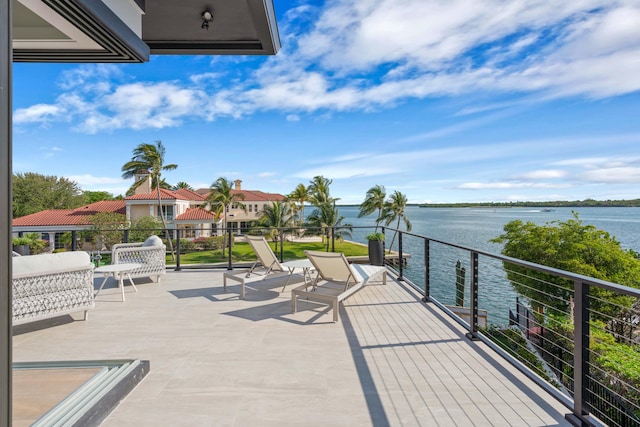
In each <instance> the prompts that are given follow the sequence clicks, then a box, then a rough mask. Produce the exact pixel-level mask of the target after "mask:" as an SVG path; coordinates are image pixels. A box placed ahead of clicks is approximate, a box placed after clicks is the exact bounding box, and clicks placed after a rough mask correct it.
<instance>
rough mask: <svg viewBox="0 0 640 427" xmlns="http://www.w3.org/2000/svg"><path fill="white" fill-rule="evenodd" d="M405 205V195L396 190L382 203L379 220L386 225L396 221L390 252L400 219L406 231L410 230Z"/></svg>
mask: <svg viewBox="0 0 640 427" xmlns="http://www.w3.org/2000/svg"><path fill="white" fill-rule="evenodd" d="M406 207H407V196H405V195H404V194H402V193H401V192H399V191H398V190H396V191H394V192H393V194H392V195H391V196H389V199H388V200H387V201H386V202H385V203H384V207H383V209H382V217H381V221H384V222H385V225H387V226H388V225H389V224H391V223H392V222H393V221H397V223H396V231H395V232H394V233H393V239H391V245H389V252H391V248H392V247H393V242H394V241H395V239H396V235H397V234H398V229H399V228H400V221H404V225H405V227H406V229H407V231H411V221H409V218H408V217H407V216H406V215H405V213H404V210H405V208H406Z"/></svg>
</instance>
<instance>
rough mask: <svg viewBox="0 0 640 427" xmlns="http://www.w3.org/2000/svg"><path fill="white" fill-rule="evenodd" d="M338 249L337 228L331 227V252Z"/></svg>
mask: <svg viewBox="0 0 640 427" xmlns="http://www.w3.org/2000/svg"><path fill="white" fill-rule="evenodd" d="M335 251H336V228H335V227H331V252H335Z"/></svg>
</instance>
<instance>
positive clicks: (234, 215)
mask: <svg viewBox="0 0 640 427" xmlns="http://www.w3.org/2000/svg"><path fill="white" fill-rule="evenodd" d="M233 183H234V189H233V190H231V191H232V193H233V194H241V195H242V196H243V197H244V198H241V201H240V203H242V204H243V205H244V206H245V207H246V211H245V210H244V209H241V208H240V206H239V205H238V204H234V205H232V206H231V209H229V211H228V212H227V216H228V218H227V225H228V227H229V228H231V229H232V230H234V231H235V232H238V231H239V232H241V233H244V232H246V231H247V230H248V229H249V228H251V226H252V225H253V224H254V223H255V222H256V221H257V220H258V219H260V216H261V215H262V212H263V211H264V207H265V205H269V204H271V202H281V201H283V200H285V196H283V195H282V194H278V193H265V192H263V191H258V190H244V189H242V180H240V179H236V180H235V181H234V182H233ZM196 193H198V194H200V195H202V196H204V197H205V198H206V197H208V196H209V194H210V193H211V190H210V189H208V188H200V189H198V190H196Z"/></svg>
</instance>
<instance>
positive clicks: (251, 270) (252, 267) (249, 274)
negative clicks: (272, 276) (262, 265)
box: [247, 261, 260, 277]
mask: <svg viewBox="0 0 640 427" xmlns="http://www.w3.org/2000/svg"><path fill="white" fill-rule="evenodd" d="M258 262H260V261H256V262H254V263H253V265H252V266H251V268H250V269H249V271H248V272H247V277H251V273H253V269H254V268H256V266H257V265H258Z"/></svg>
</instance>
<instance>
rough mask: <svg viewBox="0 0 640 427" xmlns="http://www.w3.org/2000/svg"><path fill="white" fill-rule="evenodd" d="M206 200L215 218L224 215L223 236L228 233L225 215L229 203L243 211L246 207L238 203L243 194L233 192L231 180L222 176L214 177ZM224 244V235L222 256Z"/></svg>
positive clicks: (242, 198) (225, 244)
mask: <svg viewBox="0 0 640 427" xmlns="http://www.w3.org/2000/svg"><path fill="white" fill-rule="evenodd" d="M207 200H208V202H209V204H210V205H211V211H212V212H215V213H216V217H217V218H219V217H220V215H224V230H225V236H226V235H227V233H228V230H227V226H228V221H227V217H228V212H229V209H230V208H231V205H232V204H237V205H238V207H239V208H240V209H242V210H245V211H246V209H247V207H246V206H245V205H244V204H242V203H240V200H244V194H242V193H234V192H233V182H231V181H230V180H228V179H227V178H223V177H220V178H218V179H216V180H215V182H214V183H213V184H211V192H210V193H209V197H208V198H207ZM226 246H227V242H226V237H225V243H224V244H223V245H222V256H224V250H225V247H226ZM229 250H231V241H229Z"/></svg>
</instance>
